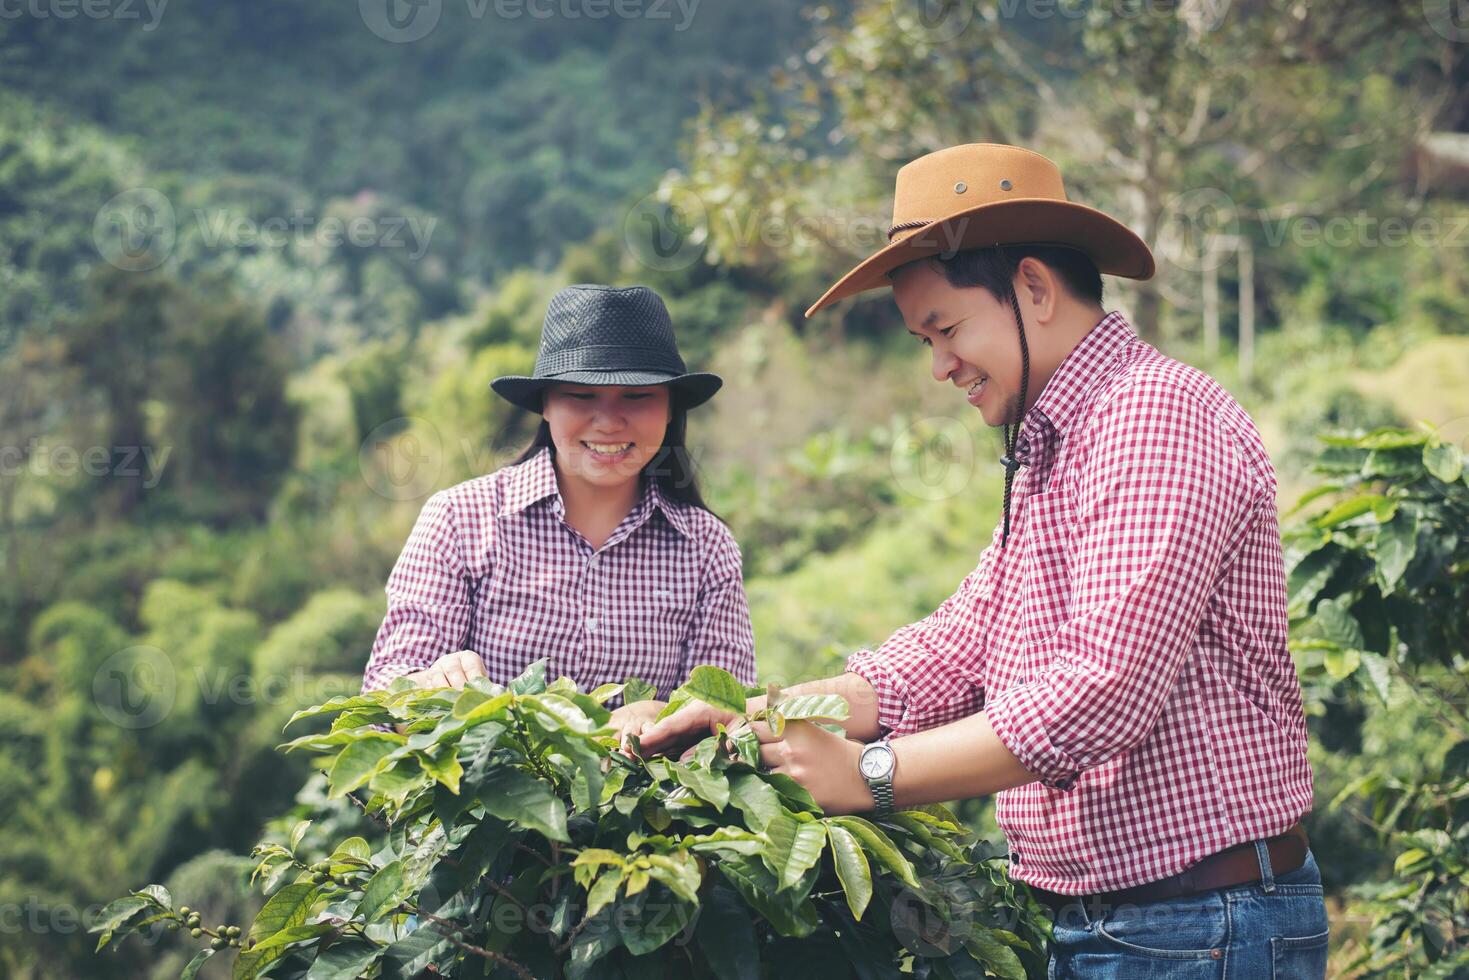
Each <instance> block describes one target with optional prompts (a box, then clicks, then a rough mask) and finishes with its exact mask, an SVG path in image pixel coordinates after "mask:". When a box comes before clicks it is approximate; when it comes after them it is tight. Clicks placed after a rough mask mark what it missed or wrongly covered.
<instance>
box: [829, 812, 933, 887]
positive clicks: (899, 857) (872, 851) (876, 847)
mask: <svg viewBox="0 0 1469 980" xmlns="http://www.w3.org/2000/svg"><path fill="white" fill-rule="evenodd" d="M826 823H827V825H828V826H831V825H832V824H835V825H837V826H838V827H841V828H842V829H844V830H850V831H851V832H852V833H853V834H854V835H855V836H856V838H857V839H858V840H859V841H861V842H862V847H863V849H864V850H866V851H867V853H868V855H869V856H870V857H873V858H875V859H876V860H877V862H878V863H879V864H881V865H882V866H883V867H885V868H887V869H888V870H889V871H891V872H892V873H893V874H895V875H897V876H898V879H899V880H900V881H902V882H903V884H905V885H907V886H908V887H909V888H915V889H916V888H919V887H921V886H920V885H919V883H918V875H917V874H916V873H915V872H914V870H913V864H912V862H910V861H909V860H908V859H907V858H906V857H904V856H903V852H902V851H900V850H898V846H897V845H896V844H894V843H893V841H892V838H890V837H888V835H887V834H885V833H883V832H882V830H880V829H879V828H878V827H876V826H874V825H873V824H871V823H869V822H868V821H866V820H864V819H862V818H861V817H828V818H827V821H826Z"/></svg>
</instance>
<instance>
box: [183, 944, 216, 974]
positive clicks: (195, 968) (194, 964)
mask: <svg viewBox="0 0 1469 980" xmlns="http://www.w3.org/2000/svg"><path fill="white" fill-rule="evenodd" d="M213 955H214V950H212V949H201V950H199V952H197V953H195V954H194V958H193V959H192V960H189V962H188V965H186V966H185V967H184V972H183V973H180V974H179V980H194V978H195V977H197V976H198V975H199V967H201V966H203V965H204V961H205V960H207V959H209V957H211V956H213Z"/></svg>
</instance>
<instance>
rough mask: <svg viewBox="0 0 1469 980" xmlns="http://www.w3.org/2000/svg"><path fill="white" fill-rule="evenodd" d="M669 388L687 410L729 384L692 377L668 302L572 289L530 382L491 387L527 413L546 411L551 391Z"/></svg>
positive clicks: (551, 316) (555, 301)
mask: <svg viewBox="0 0 1469 980" xmlns="http://www.w3.org/2000/svg"><path fill="white" fill-rule="evenodd" d="M558 383H561V384H581V385H627V386H630V387H632V386H641V385H668V386H669V387H670V388H673V389H674V392H675V394H676V401H677V404H678V405H680V406H681V407H683V408H693V407H694V406H695V405H702V404H703V403H704V402H706V401H708V400H709V399H710V398H711V397H713V395H714V393H715V392H716V391H718V390H719V389H720V387H721V386H722V385H723V384H724V379H723V378H721V377H719V375H717V374H707V373H704V372H701V371H692V372H691V371H689V369H688V368H687V367H685V365H684V362H683V358H682V357H680V356H679V353H678V345H677V344H676V343H675V342H674V339H673V321H672V320H671V319H670V318H669V316H668V308H667V307H666V306H664V305H663V300H662V298H661V297H659V295H658V294H657V293H655V292H653V290H651V289H649V288H648V287H647V286H627V287H617V286H596V285H579V286H567V287H566V288H565V289H563V290H561V291H560V292H558V293H557V294H556V295H555V296H552V297H551V302H550V304H549V305H548V306H547V307H546V322H545V325H544V326H543V327H542V328H541V349H540V352H539V353H538V354H536V368H535V374H534V375H532V376H531V377H528V378H525V377H518V376H514V375H508V376H506V377H503V378H496V379H495V380H494V381H492V382H490V387H491V388H493V389H494V391H495V394H497V395H499V396H500V397H501V398H503V399H505V400H506V401H508V402H510V403H511V404H512V405H518V406H519V407H521V408H523V409H525V410H526V411H528V412H540V411H541V393H542V391H543V390H544V389H545V387H546V386H547V385H552V384H558Z"/></svg>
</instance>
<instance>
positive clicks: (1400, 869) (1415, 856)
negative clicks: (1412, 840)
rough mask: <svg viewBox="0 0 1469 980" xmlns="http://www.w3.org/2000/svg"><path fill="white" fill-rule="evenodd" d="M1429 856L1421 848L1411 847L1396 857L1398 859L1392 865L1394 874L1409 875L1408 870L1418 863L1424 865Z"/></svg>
mask: <svg viewBox="0 0 1469 980" xmlns="http://www.w3.org/2000/svg"><path fill="white" fill-rule="evenodd" d="M1428 857H1429V854H1428V852H1427V851H1425V850H1424V849H1423V848H1421V847H1412V848H1409V849H1408V850H1406V851H1404V852H1403V853H1401V854H1399V855H1398V859H1397V860H1396V861H1394V862H1393V863H1392V869H1393V873H1394V874H1406V873H1411V872H1410V871H1409V869H1410V868H1413V866H1414V865H1416V864H1420V863H1426V862H1427V860H1428Z"/></svg>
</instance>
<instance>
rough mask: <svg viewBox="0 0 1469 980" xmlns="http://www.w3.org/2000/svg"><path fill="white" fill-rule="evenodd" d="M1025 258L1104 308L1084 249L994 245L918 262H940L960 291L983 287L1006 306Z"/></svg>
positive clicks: (1096, 276) (1099, 285)
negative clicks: (1035, 261) (1016, 275)
mask: <svg viewBox="0 0 1469 980" xmlns="http://www.w3.org/2000/svg"><path fill="white" fill-rule="evenodd" d="M1025 258H1034V259H1038V260H1039V261H1041V262H1044V263H1045V264H1046V265H1047V266H1049V267H1050V269H1051V271H1053V272H1055V273H1056V275H1057V277H1058V278H1060V280H1061V283H1062V285H1064V286H1065V287H1066V291H1067V292H1069V293H1070V294H1071V295H1072V296H1075V297H1076V298H1077V299H1079V300H1082V301H1084V302H1090V303H1096V304H1097V305H1098V306H1100V305H1101V303H1102V274H1101V273H1100V272H1098V271H1097V264H1096V263H1095V262H1093V261H1092V259H1091V256H1089V255H1087V254H1086V253H1085V252H1083V251H1081V249H1077V248H1071V247H1070V246H1067V245H991V246H988V247H986V248H966V249H964V250H962V251H959V252H953V253H950V254H946V255H935V256H931V257H929V258H928V259H919V260H918V261H920V262H923V261H932V262H936V263H937V264H938V268H939V271H941V272H942V273H943V274H944V278H945V279H947V280H948V282H949V285H950V286H953V287H954V288H956V289H964V288H968V287H972V286H980V287H983V288H984V289H988V290H989V291H990V294H991V295H992V296H994V297H995V299H997V300H999V301H1000V302H1002V303H1003V302H1004V301H1005V299H1006V298H1007V297H1008V295H1009V292H1010V290H1011V288H1012V287H1013V285H1014V282H1015V273H1016V271H1018V270H1019V268H1020V260H1021V259H1025ZM902 268H904V266H899V267H898V268H897V269H894V270H893V272H892V273H890V275H896V274H897V272H898V271H899V270H900V269H902Z"/></svg>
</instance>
